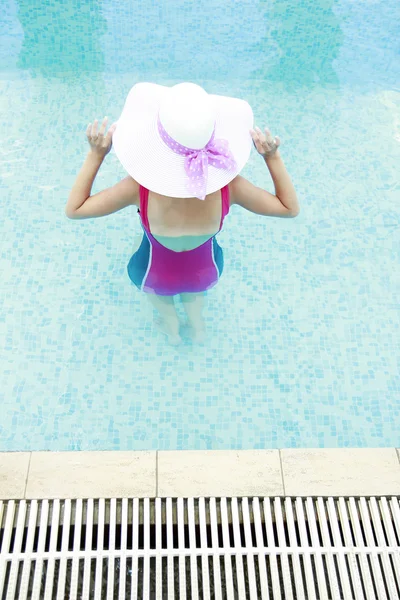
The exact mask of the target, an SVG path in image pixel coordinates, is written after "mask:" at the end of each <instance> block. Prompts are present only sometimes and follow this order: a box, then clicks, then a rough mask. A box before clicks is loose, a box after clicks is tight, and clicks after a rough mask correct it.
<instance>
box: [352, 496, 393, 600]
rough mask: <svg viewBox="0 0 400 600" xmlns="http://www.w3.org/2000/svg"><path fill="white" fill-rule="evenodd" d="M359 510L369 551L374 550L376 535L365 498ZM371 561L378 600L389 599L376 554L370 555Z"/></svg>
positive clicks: (361, 500) (360, 503)
mask: <svg viewBox="0 0 400 600" xmlns="http://www.w3.org/2000/svg"><path fill="white" fill-rule="evenodd" d="M359 508H360V513H361V520H362V524H363V527H364V532H365V535H366V538H367V544H368V547H369V549H370V550H373V549H374V548H375V547H376V545H375V539H374V534H373V532H372V527H371V523H370V514H369V509H368V505H367V501H366V499H365V498H360V500H359ZM369 559H370V561H371V565H372V571H373V574H374V584H375V586H376V588H377V590H378V598H379V599H381V598H382V599H383V598H387V596H386V590H385V586H384V583H383V576H382V572H381V567H380V564H379V560H378V556H377V554H376V553H375V552H373V551H371V552H370V553H369Z"/></svg>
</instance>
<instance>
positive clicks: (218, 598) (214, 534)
mask: <svg viewBox="0 0 400 600" xmlns="http://www.w3.org/2000/svg"><path fill="white" fill-rule="evenodd" d="M210 522H211V540H212V548H213V567H214V593H215V600H222V589H221V567H220V562H219V555H218V547H219V539H218V517H217V503H216V500H215V498H210Z"/></svg>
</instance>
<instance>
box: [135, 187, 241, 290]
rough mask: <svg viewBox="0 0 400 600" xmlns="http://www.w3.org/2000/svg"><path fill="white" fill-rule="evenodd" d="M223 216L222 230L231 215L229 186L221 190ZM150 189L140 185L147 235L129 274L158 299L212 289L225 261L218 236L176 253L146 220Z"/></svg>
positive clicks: (141, 205)
mask: <svg viewBox="0 0 400 600" xmlns="http://www.w3.org/2000/svg"><path fill="white" fill-rule="evenodd" d="M221 199H222V215H221V223H220V227H219V231H221V228H222V224H223V222H224V219H225V217H226V215H227V214H228V212H229V187H228V186H225V187H224V188H222V189H221ZM148 201H149V190H148V189H146V188H144V187H142V186H140V211H138V212H139V214H140V217H141V222H142V227H143V229H144V235H143V239H142V243H141V245H140V247H139V249H138V250H137V252H135V254H134V255H133V256H132V258H131V259H130V261H129V264H128V274H129V277H130V279H131V280H132V282H133V283H134V284H135V285H136V287H138V288H139V289H140V290H142V291H144V292H148V293H151V294H157V295H159V296H174V295H175V294H182V293H192V294H195V293H199V292H204V291H206V290H208V289H210V288H212V287H213V286H214V285H215V284H216V283H217V282H218V280H219V278H220V276H221V274H222V270H223V266H224V259H223V253H222V248H221V247H220V246H219V245H218V243H217V240H216V239H215V235H214V236H212V237H211V238H210V239H209V240H207V241H206V242H204V244H201V246H198V247H197V248H194V249H193V250H187V251H184V252H175V251H174V250H170V249H169V248H166V247H165V246H163V245H162V244H160V242H158V241H157V240H156V239H155V238H154V236H153V235H152V234H151V231H150V226H149V221H148V217H147V205H148Z"/></svg>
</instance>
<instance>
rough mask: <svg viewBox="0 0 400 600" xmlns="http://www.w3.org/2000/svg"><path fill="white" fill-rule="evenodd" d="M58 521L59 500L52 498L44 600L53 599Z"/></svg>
mask: <svg viewBox="0 0 400 600" xmlns="http://www.w3.org/2000/svg"><path fill="white" fill-rule="evenodd" d="M59 522H60V501H59V500H58V499H57V500H54V501H53V506H52V516H51V532H50V546H49V560H48V563H47V576H46V587H45V592H44V600H53V583H54V568H55V562H56V559H55V553H56V550H57V537H58V527H59Z"/></svg>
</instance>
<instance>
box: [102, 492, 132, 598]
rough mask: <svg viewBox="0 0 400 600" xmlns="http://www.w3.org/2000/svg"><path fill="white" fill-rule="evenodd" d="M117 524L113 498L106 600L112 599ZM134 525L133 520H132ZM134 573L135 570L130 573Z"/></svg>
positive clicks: (115, 506) (111, 503)
mask: <svg viewBox="0 0 400 600" xmlns="http://www.w3.org/2000/svg"><path fill="white" fill-rule="evenodd" d="M116 523H117V501H116V499H115V498H112V499H111V502H110V523H109V542H108V547H109V550H110V555H109V557H108V559H107V600H113V599H114V573H115V556H116V551H115V528H116ZM133 523H135V519H133ZM134 573H136V570H135V571H134V572H133V573H132V576H133V574H134Z"/></svg>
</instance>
